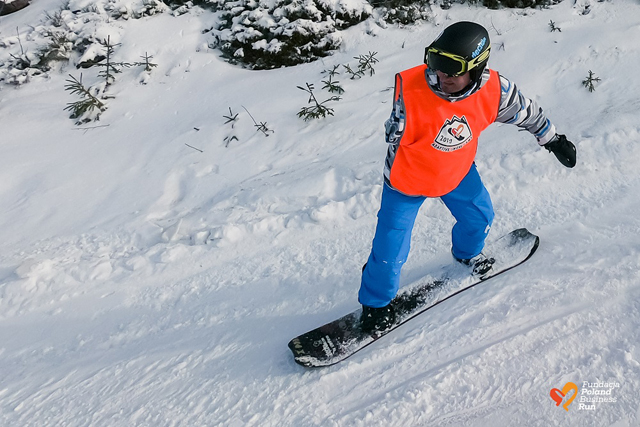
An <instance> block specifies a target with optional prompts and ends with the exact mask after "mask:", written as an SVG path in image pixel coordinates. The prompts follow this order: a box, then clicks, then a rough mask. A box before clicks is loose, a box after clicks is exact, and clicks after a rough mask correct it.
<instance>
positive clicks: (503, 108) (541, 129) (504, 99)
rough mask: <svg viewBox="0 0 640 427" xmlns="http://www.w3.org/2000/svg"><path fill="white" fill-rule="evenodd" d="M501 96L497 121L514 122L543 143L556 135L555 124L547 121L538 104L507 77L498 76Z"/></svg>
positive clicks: (539, 142)
mask: <svg viewBox="0 0 640 427" xmlns="http://www.w3.org/2000/svg"><path fill="white" fill-rule="evenodd" d="M500 85H501V87H502V96H501V99H500V107H499V109H498V117H497V119H496V121H497V122H500V123H509V124H514V125H516V126H518V127H520V128H522V129H526V130H527V131H529V132H531V134H532V135H533V136H535V137H536V138H537V139H538V144H540V145H544V144H546V143H547V142H549V141H551V140H552V139H553V137H554V136H555V135H556V128H555V126H554V125H553V124H552V123H551V121H549V119H548V118H547V116H546V115H545V113H544V111H543V110H542V108H540V107H539V106H538V104H537V103H536V102H535V101H533V100H531V99H529V98H526V97H525V96H524V95H522V93H521V92H520V90H518V87H517V86H516V85H515V84H514V83H513V82H512V81H510V80H509V79H507V78H506V77H504V76H502V75H501V76H500Z"/></svg>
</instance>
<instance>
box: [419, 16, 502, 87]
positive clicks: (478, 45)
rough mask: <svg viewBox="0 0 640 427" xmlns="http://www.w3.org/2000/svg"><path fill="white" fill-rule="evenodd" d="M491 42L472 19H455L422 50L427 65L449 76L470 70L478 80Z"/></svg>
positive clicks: (472, 78)
mask: <svg viewBox="0 0 640 427" xmlns="http://www.w3.org/2000/svg"><path fill="white" fill-rule="evenodd" d="M490 51H491V42H490V40H489V33H488V32H487V30H486V29H485V28H484V27H483V26H482V25H480V24H476V23H475V22H466V21H462V22H456V23H455V24H452V25H450V26H448V27H447V28H445V30H444V31H443V32H442V33H441V34H440V35H439V36H438V38H437V39H435V40H434V42H433V43H431V45H429V46H428V47H427V48H426V49H425V52H424V62H425V64H427V65H428V66H429V68H431V69H434V70H439V71H442V72H443V73H445V74H448V75H451V76H460V75H462V74H464V73H466V72H467V71H469V72H471V80H472V81H479V80H480V77H481V76H482V72H483V71H484V68H485V66H486V65H487V61H489V52H490Z"/></svg>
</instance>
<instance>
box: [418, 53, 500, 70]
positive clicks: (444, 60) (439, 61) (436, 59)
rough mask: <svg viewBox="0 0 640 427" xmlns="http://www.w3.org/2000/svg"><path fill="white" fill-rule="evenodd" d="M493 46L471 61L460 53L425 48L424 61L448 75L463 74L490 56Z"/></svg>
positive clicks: (430, 66)
mask: <svg viewBox="0 0 640 427" xmlns="http://www.w3.org/2000/svg"><path fill="white" fill-rule="evenodd" d="M490 50H491V47H488V48H487V50H485V51H484V52H482V53H481V54H480V55H478V56H477V57H475V58H473V59H472V60H471V61H467V60H466V59H465V58H464V57H462V56H460V55H455V54H453V53H449V52H445V51H443V50H440V49H438V48H436V47H428V48H426V49H425V50H424V63H425V64H427V65H428V66H429V68H431V69H432V70H436V71H441V72H443V73H445V74H446V75H448V76H452V77H457V76H461V75H463V74H464V73H466V72H467V71H469V70H472V69H474V68H475V67H477V66H478V64H480V63H481V62H482V61H485V60H487V59H488V58H489V51H490Z"/></svg>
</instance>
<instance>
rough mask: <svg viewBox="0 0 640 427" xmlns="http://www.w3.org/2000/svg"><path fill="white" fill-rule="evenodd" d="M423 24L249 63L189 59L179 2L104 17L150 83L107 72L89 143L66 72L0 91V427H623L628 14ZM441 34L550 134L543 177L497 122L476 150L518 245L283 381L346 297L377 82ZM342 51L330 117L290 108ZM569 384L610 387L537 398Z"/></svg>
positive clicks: (430, 255)
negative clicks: (458, 41) (358, 64)
mask: <svg viewBox="0 0 640 427" xmlns="http://www.w3.org/2000/svg"><path fill="white" fill-rule="evenodd" d="M123 3H127V2H123ZM128 3H131V2H128ZM583 3H584V4H590V10H591V11H590V13H589V14H587V15H582V14H581V11H582V10H583V8H584V4H583ZM36 6H37V5H35V4H34V5H32V6H30V7H29V8H27V9H25V11H24V13H23V14H19V13H18V14H13V15H9V16H7V17H3V18H2V20H0V37H5V36H7V34H13V32H14V31H15V28H16V27H17V26H20V27H24V26H25V25H26V22H34V20H36V18H37V17H38V15H39V14H40V13H41V11H42V10H44V9H47V10H55V8H57V7H59V5H58V3H57V2H54V1H48V2H42V4H41V5H40V6H37V7H40V8H41V9H40V11H35V10H34V8H36ZM434 10H435V16H434V18H433V22H432V23H431V22H427V23H423V24H422V25H420V26H416V27H408V28H405V29H397V28H391V27H390V28H387V29H381V28H379V27H377V26H376V25H375V24H373V23H372V22H365V23H363V24H361V25H360V26H358V27H356V28H353V29H350V30H348V31H345V32H344V33H343V39H344V47H343V49H342V50H341V51H339V52H336V53H335V55H334V56H332V57H328V58H325V59H324V60H323V61H319V62H316V63H312V64H306V65H301V66H298V67H294V68H288V69H280V70H273V71H268V72H250V71H246V70H241V69H238V68H235V67H232V66H230V65H228V64H226V63H224V62H222V61H221V60H220V59H219V58H217V55H216V54H215V53H214V52H210V51H209V52H207V51H206V49H205V50H204V51H197V50H200V48H201V46H202V45H203V38H202V37H203V36H202V34H201V30H202V29H203V28H206V27H207V26H210V25H211V22H212V15H210V14H209V13H208V12H202V13H200V12H197V8H196V9H194V10H192V11H191V12H190V13H188V14H186V15H183V16H180V17H172V16H168V15H161V16H155V17H150V18H145V19H143V20H132V21H115V23H114V24H113V26H114V28H113V32H114V34H116V33H117V35H118V37H119V42H120V43H122V48H121V49H122V50H120V51H118V53H119V54H120V55H122V56H123V57H124V58H137V57H138V56H139V55H140V52H141V51H142V52H143V51H145V50H147V49H148V50H149V51H150V52H151V51H152V52H153V54H154V58H155V60H156V61H157V62H158V64H159V67H158V69H157V70H154V71H152V73H151V75H150V77H149V78H148V81H146V84H145V85H141V84H139V76H138V75H137V74H136V72H133V71H131V72H129V71H127V72H124V73H123V75H122V76H121V77H119V78H118V80H117V82H116V84H114V87H113V90H114V94H115V99H114V100H111V101H110V103H109V109H108V110H107V112H106V113H104V116H103V118H102V119H101V122H99V124H108V125H109V126H108V127H106V128H101V129H94V130H90V131H84V132H80V131H76V130H73V124H72V121H70V120H68V119H67V116H66V114H67V113H66V112H63V111H62V108H63V106H64V104H65V103H66V102H68V101H69V99H70V97H69V96H68V94H67V93H65V92H64V91H63V89H62V88H63V86H64V79H65V76H66V75H67V74H68V73H69V72H75V70H72V69H70V70H61V72H60V73H57V74H56V73H52V75H51V77H50V79H47V80H38V79H35V80H34V81H32V82H30V83H29V84H27V85H24V86H22V87H20V88H17V89H14V88H11V87H8V86H3V87H1V88H0V117H4V118H5V120H3V130H2V142H1V143H0V197H1V198H2V199H3V204H2V209H1V210H0V226H1V228H0V229H1V230H2V239H0V248H1V251H0V343H1V344H0V378H1V380H0V425H3V426H5V425H6V426H62V425H64V426H89V425H91V426H134V425H135V426H218V425H220V426H246V425H251V426H496V425H526V426H548V425H581V426H616V427H623V426H637V425H639V424H640V397H639V396H640V345H639V344H638V343H639V342H640V332H639V331H640V219H639V217H638V214H637V213H638V212H639V211H640V199H639V198H638V196H637V190H636V189H637V187H638V185H639V184H640V172H639V169H638V159H640V145H639V144H638V143H637V142H638V141H639V140H640V125H639V124H638V121H637V111H636V110H637V109H638V107H640V102H639V101H638V99H640V84H638V82H636V81H635V80H633V79H632V78H630V74H629V70H635V69H637V67H638V66H639V65H640V59H638V58H640V56H639V55H638V53H639V52H638V44H637V40H638V39H639V37H640V26H639V25H638V23H637V22H638V17H640V10H639V9H638V5H637V4H636V3H635V2H632V1H629V0H624V1H621V2H616V3H611V2H578V3H574V2H569V1H564V2H562V3H560V4H559V5H556V6H553V7H550V8H549V9H545V10H529V9H526V10H499V11H489V10H486V9H482V8H476V7H470V6H468V5H453V7H452V8H451V9H449V10H441V9H439V8H437V7H434ZM464 19H471V20H477V21H478V22H481V23H483V24H485V25H486V26H487V27H491V25H493V26H494V27H495V29H497V30H499V31H500V35H498V34H496V31H494V30H492V31H491V36H492V38H493V39H492V42H493V51H492V59H491V66H492V67H493V68H495V69H498V70H499V71H501V72H503V73H504V74H505V75H506V76H507V77H509V78H510V79H512V80H513V81H515V82H516V83H517V84H518V86H519V87H520V89H521V90H522V91H523V93H524V94H525V95H526V96H529V97H535V98H536V99H537V100H538V101H539V103H540V105H541V106H542V107H543V108H544V109H545V110H546V111H547V113H548V116H549V117H550V118H551V119H552V121H553V122H554V123H555V124H556V126H557V128H558V131H559V132H560V133H565V134H567V136H568V137H569V139H570V140H572V141H574V142H576V145H577V148H578V165H577V166H576V168H575V169H573V170H568V169H565V168H563V167H562V166H561V165H560V164H559V163H558V162H557V161H556V159H555V158H554V157H553V156H552V155H551V154H549V153H547V152H546V150H544V149H540V148H538V147H537V146H536V143H535V140H534V139H533V137H531V136H530V135H528V134H524V133H519V132H518V131H517V129H516V128H515V127H510V126H508V125H494V126H493V127H491V128H490V129H488V130H487V131H486V132H485V133H484V134H483V136H482V137H481V140H480V148H479V153H478V158H477V164H478V168H479V170H480V173H481V175H482V177H483V180H484V182H485V183H486V185H487V187H488V189H489V191H490V193H491V194H492V199H493V202H494V205H495V208H496V220H495V223H494V229H493V231H492V233H491V237H493V238H497V236H500V235H502V234H504V233H506V232H508V231H510V230H512V229H514V228H519V227H523V226H525V227H527V228H529V229H530V230H532V231H533V232H535V233H536V234H538V235H540V237H541V246H540V248H539V250H538V252H537V253H536V255H535V256H534V257H533V258H532V259H531V260H530V261H528V262H527V263H526V264H524V265H522V266H521V267H519V268H518V269H517V270H514V271H513V272H511V273H509V274H506V275H504V276H500V277H498V278H495V279H492V280H491V281H489V282H487V283H485V284H482V285H480V286H478V287H476V288H474V289H472V290H470V291H467V292H465V293H463V294H461V295H459V296H457V297H455V298H453V299H451V300H450V301H448V302H447V303H445V304H441V305H439V306H437V307H435V308H434V309H432V310H430V311H429V312H428V313H426V314H424V315H422V316H420V317H418V318H416V319H414V320H412V321H411V322H409V323H407V324H405V325H403V326H402V327H401V328H399V329H398V330H397V331H396V332H394V333H393V334H390V335H388V336H387V337H385V338H384V339H382V340H380V341H378V342H376V343H375V344H373V345H371V346H369V347H367V348H366V349H364V350H363V351H362V352H360V353H358V354H357V355H355V356H353V357H352V358H350V359H348V360H346V361H345V362H343V363H340V364H339V365H336V366H333V367H330V368H325V369H318V370H306V369H303V368H301V367H299V366H297V365H296V364H295V363H294V362H293V359H292V357H291V354H290V353H289V351H288V349H287V346H286V344H287V342H288V341H289V340H290V339H291V338H292V337H294V336H296V335H298V334H300V333H302V332H305V331H307V330H309V329H311V328H314V327H316V326H318V325H320V324H322V323H325V322H327V321H329V320H331V319H334V318H336V317H338V316H340V315H343V314H345V313H347V312H349V311H351V310H353V309H354V308H356V307H357V300H356V293H357V289H358V284H359V279H360V277H359V272H360V268H361V266H362V264H363V263H364V261H365V260H366V257H367V256H368V251H369V248H370V242H371V238H372V237H373V231H374V227H375V214H376V212H377V209H378V205H379V197H380V193H381V172H382V163H383V159H384V154H385V150H386V146H385V144H384V142H383V127H382V123H383V122H384V120H385V119H386V117H387V115H388V113H389V106H390V101H391V97H392V91H389V86H390V85H391V84H392V82H393V75H394V73H395V72H398V71H400V70H402V69H405V68H409V67H411V66H413V65H417V64H418V63H419V62H420V59H421V55H422V53H421V52H422V49H423V47H424V44H425V43H426V42H427V41H430V40H432V39H433V38H434V37H435V36H436V35H437V34H438V33H439V32H440V31H441V28H442V26H443V25H447V24H448V23H450V22H453V21H455V20H464ZM550 20H553V21H554V22H556V23H557V25H558V26H560V27H561V28H562V32H561V33H557V32H554V33H551V32H550V31H549V28H548V23H549V21H550ZM434 24H437V26H436V25H434ZM363 28H368V29H369V30H370V33H371V35H365V34H364V33H363V30H362V29H363ZM156 38H158V40H156ZM502 43H504V49H500V48H499V46H500V45H501V44H502ZM403 44H404V48H402V49H401V48H400V46H402V45H403ZM367 51H378V52H379V53H378V57H379V59H380V63H379V64H378V66H377V68H376V74H375V75H374V76H372V77H366V78H363V79H361V80H360V81H348V79H347V78H346V76H342V77H341V78H342V79H343V80H344V82H343V84H344V87H345V88H346V89H347V92H345V95H344V99H343V100H342V101H340V102H339V103H336V104H335V109H336V115H335V116H334V117H330V118H327V119H325V120H322V121H317V122H308V123H307V122H303V121H302V120H300V119H298V118H297V117H296V116H295V114H296V112H297V111H298V109H299V108H300V107H301V106H302V105H303V102H304V100H305V96H304V94H303V93H302V92H301V91H299V90H298V89H296V88H295V86H296V85H303V84H304V82H305V81H308V82H312V81H313V82H314V83H315V84H316V87H319V82H320V80H321V79H322V78H323V77H322V76H323V75H322V74H321V71H322V70H324V69H326V68H329V67H330V66H331V65H333V64H338V63H346V62H349V61H352V60H353V57H354V56H357V55H358V54H360V53H362V52H367ZM589 69H592V70H593V71H594V72H595V74H596V75H598V76H600V77H602V81H601V82H600V83H599V84H598V85H597V87H596V91H595V92H593V93H589V92H588V91H587V90H586V89H585V88H583V87H582V86H581V84H580V81H581V80H582V79H583V78H584V76H585V75H586V73H587V70H589ZM86 73H87V75H89V74H90V71H86ZM87 78H89V77H87ZM243 106H244V107H246V108H247V109H248V110H249V111H250V112H251V114H252V115H253V116H254V117H256V119H257V120H259V121H267V122H268V124H269V126H270V127H271V128H273V129H274V131H275V132H274V133H273V134H271V135H270V136H269V137H264V136H263V135H262V134H260V133H257V132H256V131H255V128H254V127H253V122H252V120H251V118H250V117H249V116H248V115H247V114H246V113H245V111H244V110H243V108H242V107H243ZM229 107H231V108H232V109H233V112H234V113H236V112H237V113H239V121H238V122H237V124H236V125H235V126H236V127H235V128H234V129H233V132H235V134H236V135H237V137H238V141H232V142H231V143H230V144H229V146H228V147H225V144H224V143H223V139H224V138H225V137H226V136H227V135H229V134H230V132H231V129H230V127H229V125H225V124H224V119H223V118H222V116H223V115H225V114H228V108H229ZM9 117H10V120H9V119H8V118H9ZM185 144H188V145H190V146H191V147H195V148H198V149H200V150H202V152H200V151H197V150H195V149H193V148H189V147H187V146H186V145H185ZM452 224H453V220H452V218H451V217H450V215H449V213H448V212H447V211H446V209H445V208H444V207H443V205H442V204H441V203H439V202H438V201H435V200H429V201H427V202H426V203H425V205H424V206H423V208H422V211H421V213H420V215H419V217H418V220H417V223H416V227H415V231H414V237H413V250H412V253H411V256H410V258H409V261H408V262H407V265H406V267H405V269H404V271H403V274H404V276H403V285H408V284H410V283H412V282H414V281H416V280H420V278H421V277H422V276H424V275H428V274H429V273H430V272H432V268H433V266H435V265H440V264H441V263H442V262H447V260H448V258H447V254H448V251H449V245H450V242H449V236H450V234H449V233H450V229H451V226H452ZM491 237H490V238H491ZM569 381H572V382H575V383H576V384H577V385H578V386H579V387H580V388H581V389H582V383H583V382H584V381H588V382H597V381H603V382H613V381H615V382H618V383H620V388H619V389H615V390H613V396H614V397H616V398H617V400H616V402H614V403H599V404H597V405H596V409H595V411H587V410H579V409H578V399H576V400H575V401H574V403H573V404H572V406H571V407H570V410H569V411H568V412H567V411H564V410H563V409H562V408H559V407H556V406H555V404H554V402H553V401H552V400H551V399H550V396H549V392H550V390H551V389H552V388H562V386H563V385H564V384H565V383H567V382H569Z"/></svg>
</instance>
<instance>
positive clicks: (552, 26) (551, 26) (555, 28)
mask: <svg viewBox="0 0 640 427" xmlns="http://www.w3.org/2000/svg"><path fill="white" fill-rule="evenodd" d="M549 28H550V29H551V32H552V33H553V32H554V31H557V32H559V33H561V32H562V30H561V29H560V27H556V23H555V22H553V21H551V20H549Z"/></svg>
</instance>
